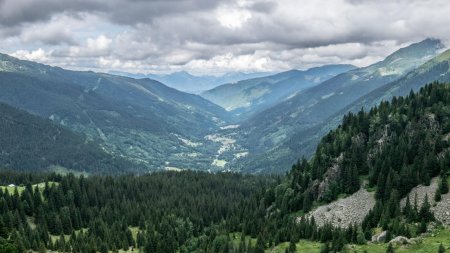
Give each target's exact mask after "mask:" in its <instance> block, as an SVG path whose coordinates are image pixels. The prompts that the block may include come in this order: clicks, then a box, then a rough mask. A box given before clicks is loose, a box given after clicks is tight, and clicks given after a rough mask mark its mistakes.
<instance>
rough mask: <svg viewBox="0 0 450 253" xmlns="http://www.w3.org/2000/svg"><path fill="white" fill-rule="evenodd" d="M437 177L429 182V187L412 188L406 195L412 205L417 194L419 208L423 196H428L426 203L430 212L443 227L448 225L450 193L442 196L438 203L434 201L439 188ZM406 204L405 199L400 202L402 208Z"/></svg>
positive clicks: (449, 221)
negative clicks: (428, 204)
mask: <svg viewBox="0 0 450 253" xmlns="http://www.w3.org/2000/svg"><path fill="white" fill-rule="evenodd" d="M439 180H440V179H439V177H435V178H433V179H432V180H431V183H430V185H429V186H425V185H419V186H416V187H414V188H413V189H412V190H411V192H410V193H409V194H408V195H409V199H410V202H411V205H414V198H415V196H416V194H417V206H418V208H420V207H421V206H422V203H423V202H424V199H425V196H426V195H428V201H429V202H430V204H431V211H432V212H433V213H434V216H435V218H436V220H438V221H440V222H442V223H443V224H445V225H450V193H447V194H444V195H442V199H441V201H439V202H437V203H436V202H435V201H434V195H435V193H436V190H437V188H438V187H439ZM405 204H406V197H405V198H403V199H402V200H401V202H400V205H401V207H402V208H403V207H404V206H405Z"/></svg>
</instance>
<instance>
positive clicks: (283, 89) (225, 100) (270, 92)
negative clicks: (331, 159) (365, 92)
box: [201, 65, 355, 119]
mask: <svg viewBox="0 0 450 253" xmlns="http://www.w3.org/2000/svg"><path fill="white" fill-rule="evenodd" d="M354 68H355V67H354V66H352V65H325V66H322V67H317V68H311V69H308V70H304V71H301V70H290V71H286V72H282V73H278V74H275V75H271V76H266V77H260V78H253V79H248V80H242V81H239V82H237V83H228V84H224V85H221V86H218V87H216V88H214V89H211V90H208V91H205V92H203V93H202V94H201V96H202V97H204V98H206V99H208V100H210V101H211V102H213V103H215V104H218V105H220V106H221V107H223V108H225V109H226V110H227V111H230V112H232V113H234V114H236V115H238V116H240V117H241V118H242V119H246V118H248V117H250V116H251V115H254V114H255V113H257V112H260V111H262V110H264V109H267V108H269V107H271V106H273V105H275V104H277V103H279V102H281V101H283V100H285V99H287V98H288V97H290V96H294V95H295V94H296V93H297V92H300V91H302V90H305V89H307V88H310V87H312V86H314V85H317V84H319V83H321V82H323V81H325V80H327V79H329V78H332V77H334V76H336V75H338V74H341V73H343V72H347V71H349V70H351V69H354Z"/></svg>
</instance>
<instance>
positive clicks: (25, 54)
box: [11, 48, 49, 63]
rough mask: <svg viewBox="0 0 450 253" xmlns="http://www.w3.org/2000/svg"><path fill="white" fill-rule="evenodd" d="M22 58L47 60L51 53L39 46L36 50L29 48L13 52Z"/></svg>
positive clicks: (15, 55)
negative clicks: (29, 49)
mask: <svg viewBox="0 0 450 253" xmlns="http://www.w3.org/2000/svg"><path fill="white" fill-rule="evenodd" d="M11 55H12V56H14V57H17V58H19V59H22V60H29V61H37V62H44V63H45V62H47V61H48V59H49V55H48V53H47V52H45V51H44V50H43V49H42V48H38V49H36V50H34V51H28V50H18V51H15V52H14V53H12V54H11Z"/></svg>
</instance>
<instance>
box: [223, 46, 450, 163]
mask: <svg viewBox="0 0 450 253" xmlns="http://www.w3.org/2000/svg"><path fill="white" fill-rule="evenodd" d="M443 48H444V45H443V44H442V43H441V42H440V41H439V40H436V39H426V40H424V41H421V42H419V43H414V44H412V45H410V46H408V47H405V48H402V49H399V50H398V51H396V52H394V53H392V54H391V55H389V56H388V57H386V59H384V60H383V61H380V62H377V63H375V64H372V65H370V66H368V67H364V68H358V69H353V70H350V71H348V72H345V73H342V74H340V75H337V76H335V77H333V78H331V79H329V80H326V81H325V82H323V83H320V84H318V85H316V86H314V87H311V88H309V89H306V90H304V91H302V92H299V93H298V94H296V95H295V96H293V97H291V98H289V99H287V100H285V101H282V102H281V103H279V104H277V105H275V106H273V107H270V108H269V109H267V110H264V111H262V112H260V113H258V114H256V115H254V116H253V117H251V118H250V119H248V120H246V121H244V122H242V123H241V125H240V127H239V128H237V129H236V132H237V133H235V134H236V136H237V137H236V138H237V140H238V141H237V143H238V144H240V145H241V146H243V147H244V149H247V151H248V152H249V153H248V155H247V156H245V157H243V158H242V159H237V160H236V161H234V162H235V163H231V164H230V166H237V167H241V168H243V169H245V170H248V171H261V170H264V171H273V172H276V171H280V170H285V168H286V167H288V166H289V164H292V163H293V162H294V161H295V160H296V159H298V158H299V157H302V156H306V157H309V156H310V155H311V154H312V152H313V151H314V149H315V145H316V144H317V142H318V140H319V139H320V137H322V136H323V135H325V134H326V133H327V131H329V130H331V129H333V128H334V127H336V126H337V124H338V122H339V121H340V119H341V118H342V116H343V115H344V114H345V113H346V112H347V111H348V109H345V108H348V107H349V106H351V104H352V103H355V102H356V101H357V100H358V99H361V98H362V97H364V96H366V95H368V94H369V93H371V92H373V91H375V90H377V89H379V88H381V87H383V86H385V85H387V87H388V86H390V85H392V84H393V82H394V81H397V80H399V81H400V79H401V78H402V77H405V78H406V77H407V76H408V75H412V73H414V71H415V70H417V71H419V72H420V71H421V70H420V69H422V68H425V67H426V66H428V67H429V68H430V69H432V70H428V71H429V72H430V73H431V74H430V75H429V78H428V80H430V81H432V80H436V79H438V77H437V76H434V75H433V74H432V73H434V72H435V68H444V69H445V66H443V65H440V66H437V67H436V66H434V65H430V64H429V62H428V61H429V60H431V61H432V62H433V61H438V62H442V61H444V62H445V60H443V59H441V58H444V59H445V58H446V56H448V55H447V54H443V55H439V56H437V57H436V55H438V54H439V53H440V52H442V50H443ZM434 57H436V58H435V59H433V58H434ZM438 59H440V60H438ZM444 65H445V64H444ZM437 72H439V71H437ZM414 80H416V79H414ZM422 81H425V80H417V82H416V84H420V86H423V85H425V84H426V82H425V83H424V82H422ZM412 88H413V87H412V86H411V87H405V88H403V90H404V91H408V92H409V90H410V89H412ZM384 94H385V93H384V92H381V93H380V94H378V95H377V96H374V98H372V100H375V101H378V102H379V101H380V99H381V98H378V97H380V96H381V97H382V96H384ZM399 95H402V92H399ZM373 104H376V102H374V103H372V105H373ZM331 119H335V120H331ZM318 129H321V131H318Z"/></svg>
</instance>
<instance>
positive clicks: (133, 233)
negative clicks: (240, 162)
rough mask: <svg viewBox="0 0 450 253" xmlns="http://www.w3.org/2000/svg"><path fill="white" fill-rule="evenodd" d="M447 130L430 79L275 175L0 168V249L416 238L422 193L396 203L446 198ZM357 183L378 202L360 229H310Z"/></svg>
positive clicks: (330, 248) (445, 106) (184, 247)
mask: <svg viewBox="0 0 450 253" xmlns="http://www.w3.org/2000/svg"><path fill="white" fill-rule="evenodd" d="M449 134H450V85H449V84H440V83H432V84H428V85H426V86H424V87H423V88H421V89H420V91H419V92H417V93H414V92H411V93H410V94H409V95H407V96H405V97H394V98H393V99H392V101H390V102H386V101H385V102H382V103H381V104H380V105H379V106H377V107H374V108H372V109H370V110H369V111H364V110H361V111H359V112H357V113H348V114H347V115H345V116H344V118H343V120H342V123H341V125H339V127H338V128H337V129H335V130H332V131H330V132H329V133H328V134H327V135H326V136H325V137H324V138H322V140H321V142H320V143H319V145H318V147H317V149H316V152H315V154H314V156H313V157H312V158H311V159H310V160H307V159H305V158H303V159H299V161H298V162H297V163H296V164H294V165H293V166H292V169H291V170H290V171H289V172H288V173H287V174H286V175H285V176H283V177H280V176H267V175H265V176H252V175H241V174H236V173H217V174H214V173H206V172H192V171H191V172H188V171H186V172H155V173H152V174H148V175H141V176H135V175H121V176H115V177H109V176H108V177H106V176H89V177H84V176H74V175H72V174H68V175H58V174H54V173H53V174H46V173H21V172H14V171H10V170H2V172H1V173H0V184H1V185H4V187H2V188H1V191H0V214H1V215H0V238H1V239H0V252H27V251H29V250H31V251H33V252H45V251H46V250H53V251H58V252H111V251H112V252H117V251H119V250H131V249H133V250H135V251H139V252H161V253H162V252H164V253H166V252H221V253H222V252H223V253H231V252H251V253H259V252H265V250H266V249H268V248H271V247H273V246H274V245H278V244H280V243H283V242H289V247H287V248H286V252H296V246H295V245H296V243H297V242H298V241H299V240H303V239H306V240H310V241H317V242H321V243H323V244H322V245H323V247H322V252H338V251H342V250H344V249H345V247H346V246H345V245H348V244H365V243H366V242H367V241H369V240H370V238H371V237H372V235H373V234H374V231H376V230H377V229H382V230H384V231H387V235H386V237H388V238H394V237H396V236H404V237H406V238H412V237H416V236H418V235H420V234H421V233H424V232H426V231H427V225H428V224H429V223H430V222H435V217H434V215H433V213H432V212H431V210H430V208H431V204H430V201H431V199H425V201H424V202H423V203H422V204H421V205H420V206H419V205H418V204H417V201H416V200H414V199H410V198H407V202H406V205H405V206H404V207H402V206H400V199H402V198H404V197H406V196H407V194H408V193H409V192H410V191H411V189H412V188H414V187H415V186H417V185H420V184H422V185H429V184H430V182H431V179H432V178H438V180H439V187H438V188H437V192H436V194H435V197H434V198H435V201H437V202H439V201H440V196H441V195H442V194H447V193H448V191H449V186H448V176H449V169H450V143H449ZM331 168H333V170H334V171H337V173H331ZM321 182H329V183H326V184H322V185H321V184H320V183H321ZM9 184H15V185H16V186H17V187H6V186H7V185H9ZM319 185H321V187H319ZM361 187H363V188H366V189H371V190H373V191H375V199H376V204H375V206H374V208H373V209H372V210H371V211H370V212H369V214H368V215H367V216H366V217H365V219H364V221H363V222H362V224H354V225H350V226H349V227H347V228H338V227H333V226H332V225H331V224H325V225H323V226H318V225H317V224H316V221H315V220H314V218H309V217H308V216H306V215H305V214H306V213H307V212H308V211H310V210H312V209H314V208H315V207H317V206H319V205H322V204H326V203H329V202H331V201H334V200H336V199H338V198H340V197H342V196H348V195H351V194H353V193H355V192H356V191H358V190H359V189H360V188H361ZM389 248H392V246H390V247H389ZM389 248H388V250H393V249H389ZM444 251H445V249H444Z"/></svg>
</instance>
